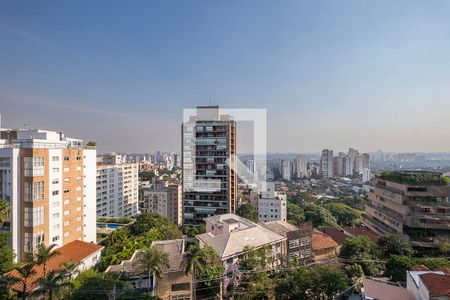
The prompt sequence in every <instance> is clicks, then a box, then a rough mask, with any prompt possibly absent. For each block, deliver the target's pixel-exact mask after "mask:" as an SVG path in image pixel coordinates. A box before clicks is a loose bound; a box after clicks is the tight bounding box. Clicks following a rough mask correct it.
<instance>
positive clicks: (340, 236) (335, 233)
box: [319, 227, 380, 246]
mask: <svg viewBox="0 0 450 300" xmlns="http://www.w3.org/2000/svg"><path fill="white" fill-rule="evenodd" d="M319 230H320V231H321V232H323V233H325V234H326V235H328V236H330V237H331V238H332V239H333V240H334V241H335V242H336V243H338V244H339V246H342V245H343V244H344V242H345V240H346V239H348V238H351V237H356V236H365V237H368V238H369V239H370V240H371V241H373V242H374V243H376V242H377V241H378V239H379V238H380V235H379V234H378V233H376V232H374V231H372V230H370V229H369V228H367V227H356V228H352V227H344V228H342V229H339V228H334V227H323V228H319Z"/></svg>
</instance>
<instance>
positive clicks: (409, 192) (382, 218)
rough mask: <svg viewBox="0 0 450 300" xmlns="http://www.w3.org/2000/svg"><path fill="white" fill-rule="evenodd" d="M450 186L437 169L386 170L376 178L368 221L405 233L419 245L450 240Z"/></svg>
mask: <svg viewBox="0 0 450 300" xmlns="http://www.w3.org/2000/svg"><path fill="white" fill-rule="evenodd" d="M449 196H450V186H449V185H447V181H446V179H445V178H444V177H442V175H441V174H440V173H436V172H406V171H402V172H385V173H383V174H381V175H378V176H377V177H376V178H375V186H374V188H373V189H372V190H371V191H370V193H369V203H368V205H367V207H366V214H365V215H363V222H364V224H365V225H366V226H367V227H369V228H370V229H372V230H374V231H375V232H378V233H381V234H383V233H394V234H398V235H401V236H403V237H404V238H405V239H406V241H407V242H409V243H411V245H412V246H415V247H425V248H437V247H439V246H440V245H441V244H442V243H443V242H445V241H447V242H448V241H450V203H449Z"/></svg>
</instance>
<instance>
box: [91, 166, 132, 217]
mask: <svg viewBox="0 0 450 300" xmlns="http://www.w3.org/2000/svg"><path fill="white" fill-rule="evenodd" d="M106 161H108V162H110V163H108V164H104V163H102V164H98V165H97V217H131V216H134V215H136V214H137V213H138V208H139V203H138V200H139V173H138V172H139V163H114V161H110V160H106Z"/></svg>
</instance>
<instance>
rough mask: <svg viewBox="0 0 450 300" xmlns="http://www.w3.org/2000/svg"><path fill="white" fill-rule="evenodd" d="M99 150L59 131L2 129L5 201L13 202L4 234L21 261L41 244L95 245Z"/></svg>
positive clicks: (0, 175) (0, 178) (0, 177)
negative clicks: (7, 236)
mask: <svg viewBox="0 0 450 300" xmlns="http://www.w3.org/2000/svg"><path fill="white" fill-rule="evenodd" d="M95 165H96V150H95V146H87V145H85V143H84V142H83V141H82V140H79V139H73V138H68V137H66V136H64V134H62V133H60V132H53V131H46V130H39V129H4V128H0V198H1V199H6V200H7V201H8V202H9V204H10V212H11V214H10V218H9V220H8V221H7V222H6V223H5V225H4V228H2V230H6V231H9V232H10V233H11V247H12V248H13V250H14V252H15V253H16V260H17V261H22V260H24V259H25V258H26V257H27V253H32V252H34V251H35V250H36V247H37V246H38V245H40V244H43V245H45V246H49V245H51V244H55V245H57V247H61V246H63V245H65V244H68V243H70V242H72V241H74V240H82V241H86V242H93V243H95V242H96V215H95Z"/></svg>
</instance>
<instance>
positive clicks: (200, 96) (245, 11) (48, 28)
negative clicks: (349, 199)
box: [0, 1, 450, 153]
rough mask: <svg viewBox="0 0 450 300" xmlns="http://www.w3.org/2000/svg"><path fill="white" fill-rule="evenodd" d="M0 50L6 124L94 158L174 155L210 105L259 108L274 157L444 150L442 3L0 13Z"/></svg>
mask: <svg viewBox="0 0 450 300" xmlns="http://www.w3.org/2000/svg"><path fill="white" fill-rule="evenodd" d="M0 44H1V45H2V47H0V91H1V92H0V113H1V114H2V125H3V126H4V127H12V128H22V127H23V126H24V124H27V125H26V126H31V127H36V128H41V129H48V130H54V131H62V132H64V133H65V134H66V135H67V136H73V137H77V138H82V139H84V140H95V141H96V142H97V143H98V145H99V152H110V151H120V152H128V153H131V152H135V153H141V152H152V151H155V150H162V151H179V150H180V149H179V148H180V124H181V121H182V113H183V109H184V108H192V107H195V106H197V105H205V104H208V103H212V104H217V105H220V106H221V107H223V108H266V109H267V116H268V120H267V124H268V132H267V133H268V151H269V152H280V153H297V152H300V153H304V152H310V153H311V152H315V153H317V152H319V151H320V150H321V149H323V148H330V149H333V150H334V151H336V153H337V152H339V151H346V150H347V149H348V147H353V148H356V149H359V150H360V151H361V152H373V151H377V150H379V149H382V150H383V151H385V152H448V151H450V131H449V130H448V120H449V119H450V85H449V84H448V82H449V80H450V51H449V50H450V2H448V1H433V2H425V1H396V2H391V1H376V2H362V1H345V2H336V1H320V2H303V1H283V2H281V3H276V2H272V1H246V2H242V1H226V2H225V1H224V2H216V1H214V2H210V1H170V2H169V1H151V2H150V1H133V2H132V3H127V4H126V5H125V3H124V2H120V1H109V2H108V5H104V3H101V2H82V1H80V2H61V1H46V2H41V1H20V2H17V1H4V2H1V3H0ZM244 131H245V132H244ZM239 138H241V141H242V142H241V143H240V144H239ZM248 140H249V138H248V130H243V132H242V133H241V136H238V147H240V145H241V149H239V151H240V152H241V153H244V152H249V150H248V149H249V148H251V145H249V144H248Z"/></svg>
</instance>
